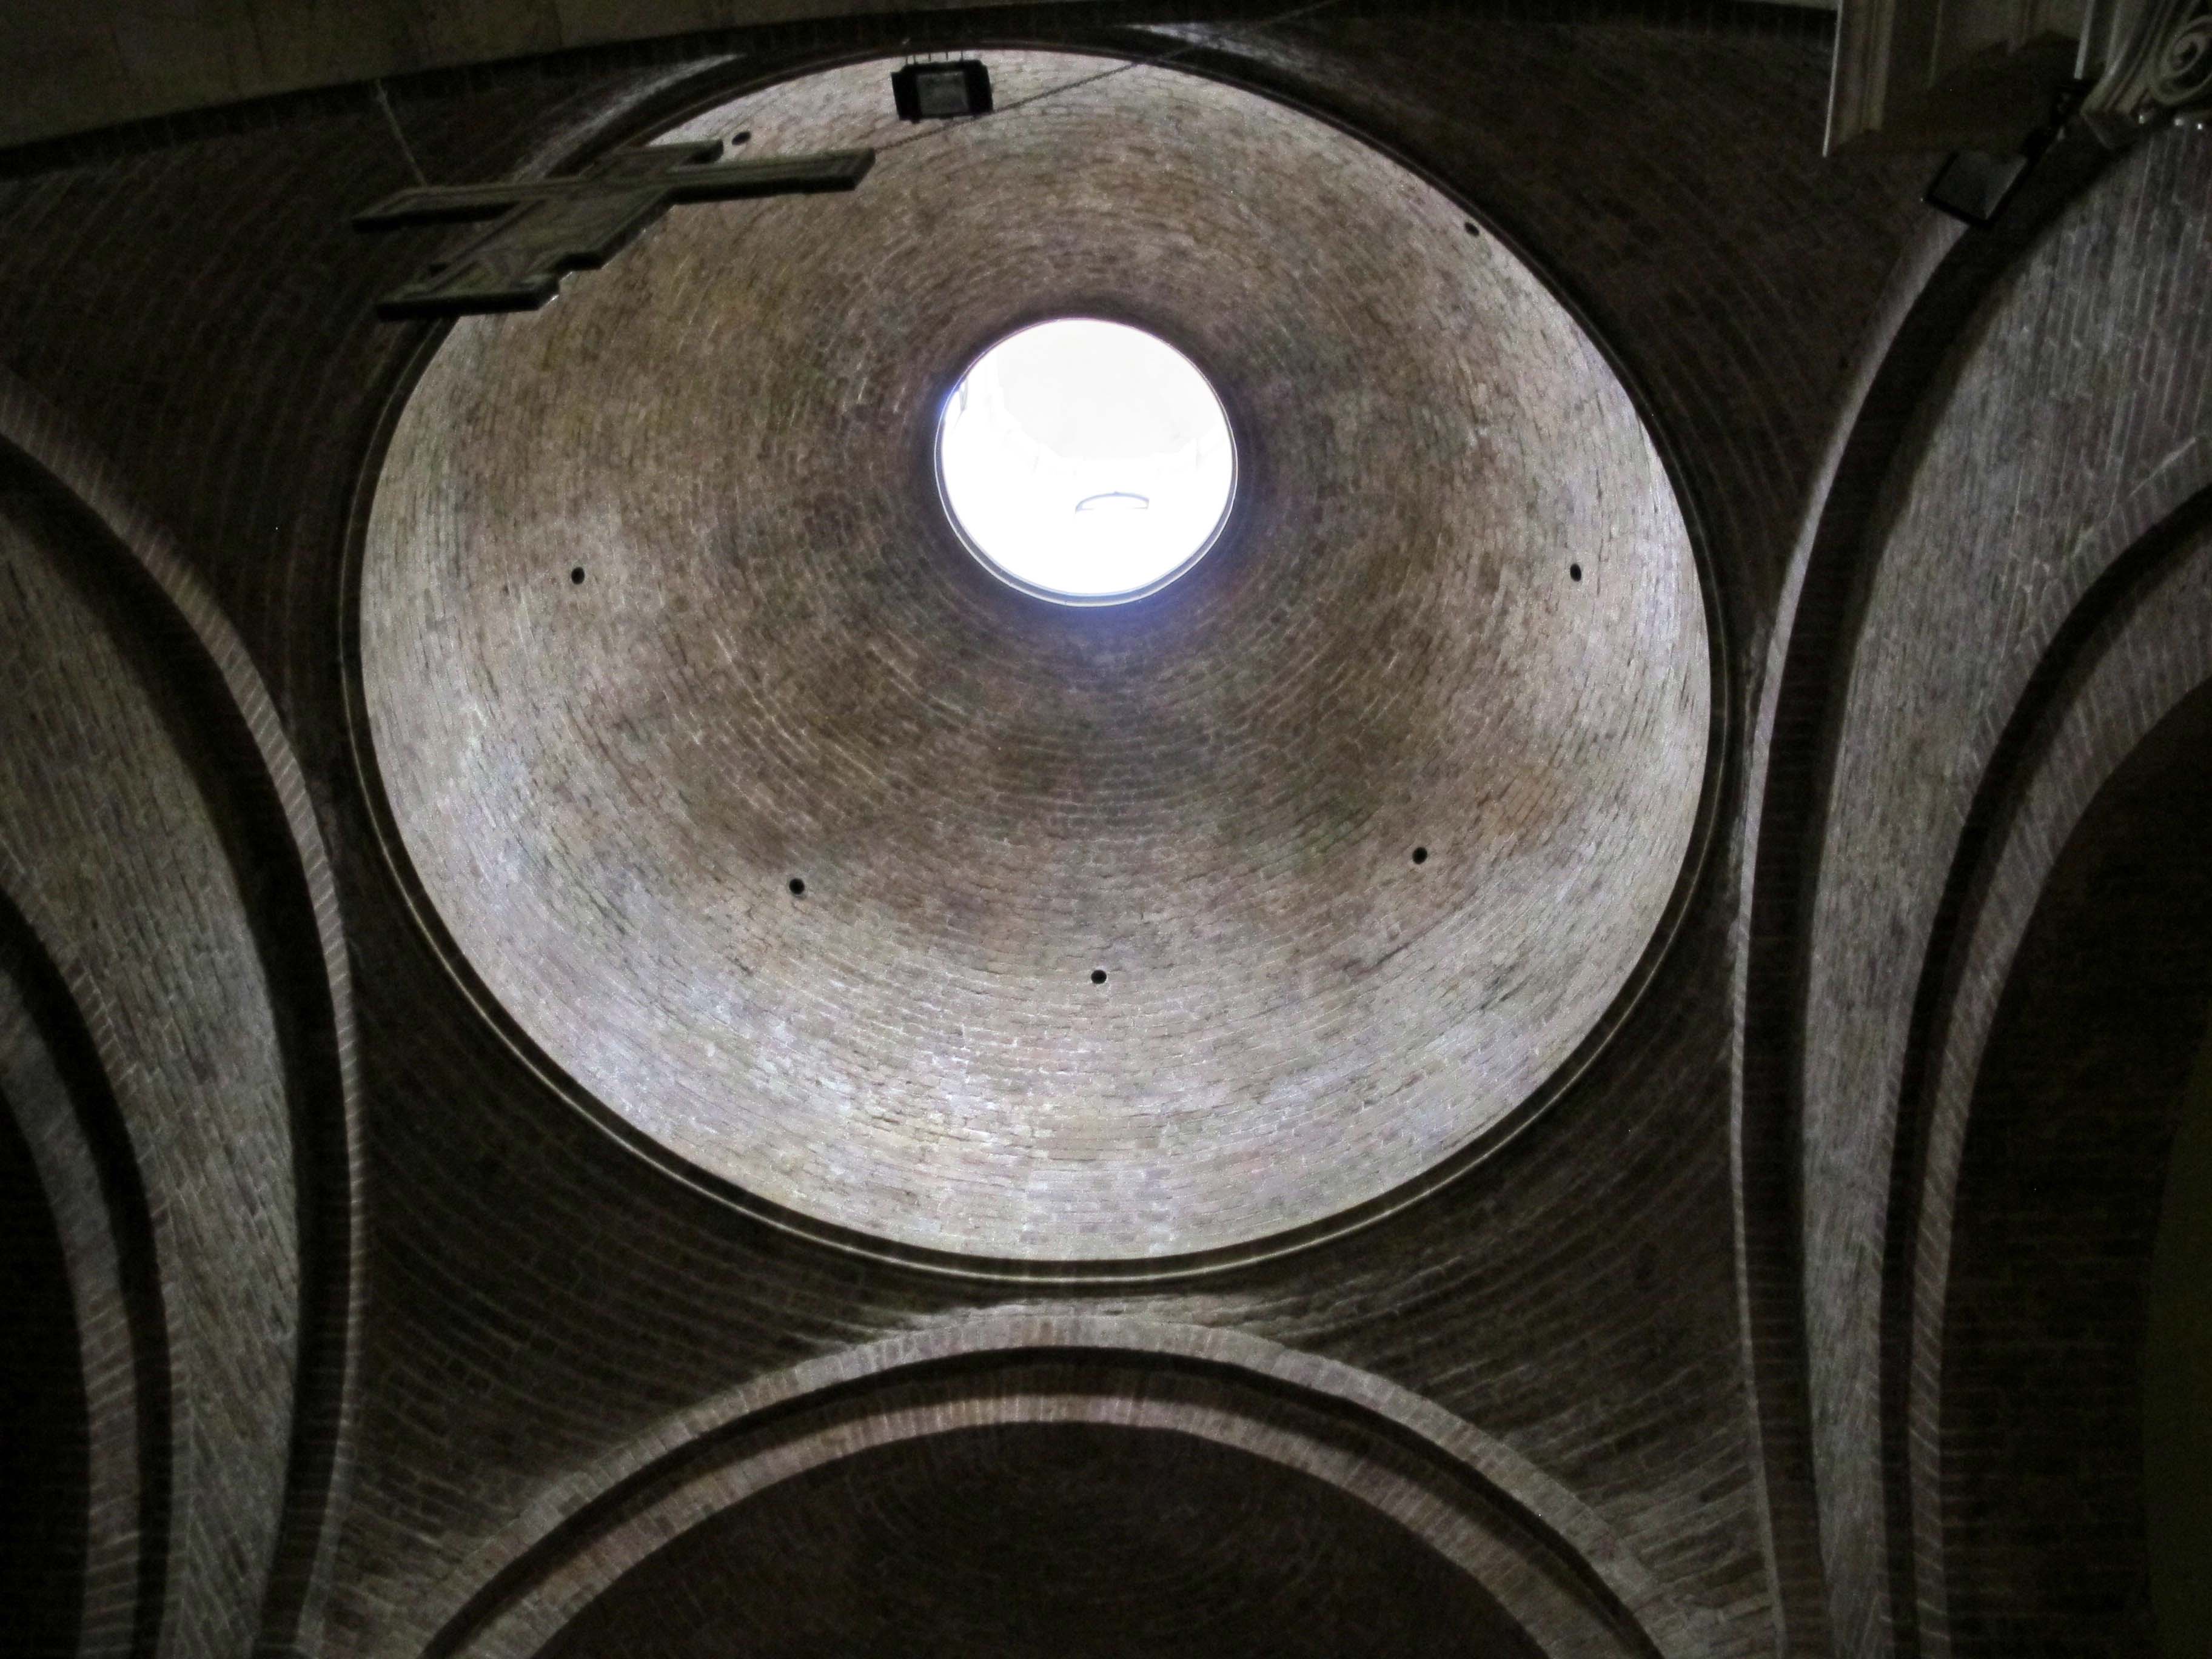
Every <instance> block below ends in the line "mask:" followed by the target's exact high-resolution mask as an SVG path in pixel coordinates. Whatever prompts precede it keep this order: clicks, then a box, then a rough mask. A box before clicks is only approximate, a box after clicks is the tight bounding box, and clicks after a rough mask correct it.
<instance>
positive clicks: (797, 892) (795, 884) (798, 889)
mask: <svg viewBox="0 0 2212 1659" xmlns="http://www.w3.org/2000/svg"><path fill="white" fill-rule="evenodd" d="M805 894H806V884H805V882H803V881H801V880H800V879H799V878H798V877H797V876H793V878H791V896H792V897H793V898H803V897H805Z"/></svg>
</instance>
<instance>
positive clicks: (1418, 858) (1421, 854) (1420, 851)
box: [1413, 847, 1429, 864]
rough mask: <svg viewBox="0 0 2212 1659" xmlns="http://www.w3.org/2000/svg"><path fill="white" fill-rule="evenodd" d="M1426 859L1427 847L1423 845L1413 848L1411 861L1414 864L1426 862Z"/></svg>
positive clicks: (1427, 856) (1427, 859)
mask: <svg viewBox="0 0 2212 1659" xmlns="http://www.w3.org/2000/svg"><path fill="white" fill-rule="evenodd" d="M1428 861H1429V849H1428V848H1425V847H1416V848H1414V849H1413V862H1414V863H1416V864H1426V863H1427V862H1428Z"/></svg>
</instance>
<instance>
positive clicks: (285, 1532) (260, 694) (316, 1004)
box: [0, 370, 362, 1652]
mask: <svg viewBox="0 0 2212 1659" xmlns="http://www.w3.org/2000/svg"><path fill="white" fill-rule="evenodd" d="M0 456H5V457H7V458H9V459H13V460H14V461H15V462H16V463H17V464H18V465H21V466H22V467H23V468H25V469H26V470H27V471H28V473H29V474H30V475H31V476H32V477H33V478H37V479H42V480H44V481H46V483H48V484H49V485H50V486H51V487H52V489H54V490H55V491H56V492H58V494H59V495H61V496H64V497H65V498H67V500H68V501H69V502H70V504H71V506H72V507H74V508H76V510H78V511H81V512H82V513H84V514H86V515H88V517H89V519H90V520H92V521H93V522H94V524H96V526H98V528H99V530H100V532H102V533H101V534H100V536H99V537H98V538H93V539H94V541H95V543H96V544H97V546H98V548H99V550H100V551H101V552H103V553H106V554H108V555H110V556H111V558H110V560H109V562H108V563H107V566H106V568H105V569H103V570H102V572H101V577H102V579H104V580H109V581H112V583H113V584H114V585H115V586H117V588H118V590H119V591H121V592H124V593H125V595H126V597H127V601H128V603H129V604H130V605H131V611H132V616H133V619H134V621H135V622H137V623H139V624H140V625H141V626H142V627H143V629H145V631H146V632H147V633H148V635H149V637H150V638H151V639H152V640H153V641H155V642H156V645H157V647H158V649H159V650H160V652H161V668H162V671H163V673H164V674H165V675H166V676H167V677H169V678H171V679H172V680H173V682H174V683H175V685H176V689H177V690H179V691H181V692H182V693H183V694H184V696H185V700H186V702H188V705H189V707H190V710H191V714H190V716H189V717H190V718H191V719H193V720H197V722H198V725H197V726H196V727H195V730H194V737H195V738H196V739H197V740H198V741H200V742H203V743H204V744H206V745H207V749H208V751H209V753H208V755H207V756H206V757H204V758H201V759H198V760H197V761H196V762H195V765H196V766H197V768H198V769H200V770H202V771H206V772H215V771H219V773H220V778H221V790H222V794H223V796H224V798H225V811H226V812H227V813H228V821H227V822H225V823H223V824H222V830H223V833H224V835H225V836H226V838H227V839H228V840H229V841H231V842H234V848H233V857H234V860H235V861H236V862H237V863H238V865H239V866H240V868H241V869H246V870H250V871H252V874H253V877H254V880H255V887H254V896H255V900H256V902H255V903H254V904H253V905H252V907H251V914H250V915H249V916H248V921H249V924H250V925H251V926H252V929H253V932H254V938H255V943H256V945H257V947H258V951H259V952H260V954H261V956H262V957H263V958H264V962H265V963H266V964H267V968H268V971H269V977H270V983H271V984H272V986H276V987H281V990H280V992H279V994H278V997H277V999H276V1000H277V1001H278V1002H279V1004H281V1005H282V1006H281V1007H280V1008H279V1009H278V1010H277V1011H276V1012H277V1013H278V1016H279V1036H280V1042H282V1045H283V1054H284V1063H285V1071H286V1090H287V1092H288V1095H289V1112H290V1120H291V1121H290V1129H291V1135H292V1142H293V1158H294V1164H295V1171H296V1176H297V1188H298V1192H299V1194H300V1210H301V1214H300V1218H299V1219H300V1238H301V1257H302V1263H303V1270H302V1301H303V1304H304V1305H303V1306H302V1308H301V1325H300V1346H299V1353H298V1357H297V1362H296V1371H295V1384H294V1393H293V1416H292V1424H291V1451H290V1455H289V1473H288V1476H287V1480H286V1492H285V1498H284V1524H283V1526H282V1528H280V1529H279V1532H278V1544H277V1559H276V1562H275V1563H274V1564H273V1565H272V1568H271V1571H270V1579H269V1585H268V1590H267V1595H266V1601H265V1605H264V1608H263V1609H262V1617H261V1621H260V1622H261V1631H260V1642H261V1644H262V1646H263V1648H264V1650H267V1651H275V1652H284V1651H292V1650H306V1649H313V1648H315V1647H318V1646H319V1620H320V1616H321V1613H320V1609H321V1603H322V1601H323V1598H324V1596H325V1594H326V1593H327V1589H328V1584H329V1579H330V1573H331V1557H332V1553H333V1551H334V1549H335V1547H336V1542H337V1526H336V1524H335V1522H336V1517H337V1513H338V1511H339V1510H340V1509H341V1508H342V1506H343V1501H344V1494H345V1489H346V1484H347V1481H348V1479H349V1469H350V1460H351V1443H352V1431H353V1423H354V1418H355V1414H356V1403H355V1395H356V1386H355V1378H354V1356H353V1334H354V1332H355V1330H356V1328H357V1326H358V1323H359V1320H360V1313H361V1298H362V1270H361V1251H362V1243H361V1228H360V1220H361V1212H362V1188H361V1182H362V1175H361V1171H362V1159H361V1152H360V1144H359V1142H360V1127H359V1122H358V1107H357V1101H358V1085H357V1081H356V1060H355V1030H354V1014H353V997H352V988H351V983H350V979H349V964H348V960H347V955H346V947H345V941H344V938H343V932H342V929H341V926H340V922H339V915H338V906H337V886H336V883H335V881H334V880H333V878H332V875H331V867H330V862H329V859H328V857H327V855H326V853H325V848H324V846H323V842H322V837H321V832H320V830H319V828H318V826H317V823H316V821H315V816H314V811H313V805H312V803H311V801H310V799H309V795H308V790H307V779H306V775H305V774H304V773H303V772H302V770H301V766H300V763H299V760H298V757H297V756H296V755H295V753H294V752H293V750H292V747H291V744H290V742H289V738H287V737H286V735H285V732H284V727H283V720H282V717H281V716H280V715H279V714H278V712H277V710H276V705H275V703H274V702H273V701H272V700H271V698H270V695H269V692H268V689H267V687H266V686H265V685H264V683H263V682H262V679H261V678H260V675H259V673H258V671H257V670H256V669H255V667H254V665H253V663H252V659H251V658H250V656H249V655H248V654H247V653H246V647H245V644H244V641H242V640H240V637H239V635H238V634H237V632H236V631H235V629H233V628H232V626H231V624H230V623H229V621H228V618H227V617H224V615H223V614H222V611H221V610H220V608H219V607H218V606H217V605H216V603H215V601H214V599H213V598H212V597H211V596H210V594H209V592H207V590H206V589H205V587H204V586H202V584H201V583H200V581H199V580H198V579H197V576H195V575H194V574H192V572H191V570H190V569H189V568H188V567H187V566H186V565H185V563H184V562H183V561H182V560H181V559H180V558H179V556H178V555H177V553H176V551H175V550H174V549H173V546H172V545H171V544H170V541H169V538H168V537H167V534H166V533H165V532H163V531H162V530H161V527H160V526H158V525H156V524H155V522H154V521H153V520H151V519H150V518H149V517H148V516H147V515H146V514H145V513H143V512H142V511H141V510H140V509H139V508H138V507H137V505H136V504H135V503H134V502H133V501H132V500H131V496H130V493H129V491H128V489H127V488H126V487H125V484H124V483H123V481H122V480H121V478H120V477H118V474H117V473H116V471H115V470H114V469H113V468H112V466H111V465H109V464H108V463H107V462H106V459H105V458H103V457H102V456H100V454H99V453H97V452H96V451H94V449H93V448H92V447H90V446H88V445H87V444H86V443H84V442H83V441H82V440H81V439H80V438H78V437H77V436H76V435H75V434H74V433H73V432H71V431H70V429H69V428H68V427H67V425H66V423H65V422H64V420H63V419H62V417H61V416H59V415H58V412H57V411H55V410H53V409H52V407H51V406H50V405H48V404H46V402H45V401H44V400H43V399H42V398H40V396H39V395H38V394H37V393H36V392H33V391H32V390H31V389H30V388H29V387H28V386H25V385H24V384H23V383H22V382H21V381H20V380H16V379H15V377H14V376H13V375H11V374H8V373H7V372H6V371H4V370H0Z"/></svg>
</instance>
